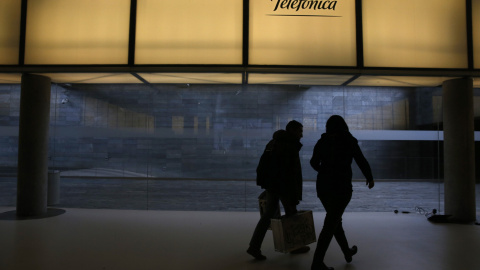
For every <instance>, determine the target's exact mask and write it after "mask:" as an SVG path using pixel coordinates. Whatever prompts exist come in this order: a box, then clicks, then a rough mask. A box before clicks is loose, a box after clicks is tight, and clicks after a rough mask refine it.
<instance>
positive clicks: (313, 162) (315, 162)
mask: <svg viewBox="0 0 480 270" xmlns="http://www.w3.org/2000/svg"><path fill="white" fill-rule="evenodd" d="M320 148H321V146H320V141H318V142H317V144H315V147H314V148H313V154H312V158H311V159H310V166H312V168H313V169H314V170H315V171H317V172H318V171H320V162H321V158H320Z"/></svg>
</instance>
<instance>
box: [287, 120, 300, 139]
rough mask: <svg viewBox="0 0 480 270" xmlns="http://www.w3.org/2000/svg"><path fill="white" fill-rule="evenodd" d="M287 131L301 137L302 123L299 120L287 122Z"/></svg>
mask: <svg viewBox="0 0 480 270" xmlns="http://www.w3.org/2000/svg"><path fill="white" fill-rule="evenodd" d="M285 129H286V130H287V132H289V133H291V134H293V135H295V137H297V138H298V139H300V138H302V137H303V125H302V124H300V122H298V121H295V120H292V121H290V122H288V124H287V126H286V128H285Z"/></svg>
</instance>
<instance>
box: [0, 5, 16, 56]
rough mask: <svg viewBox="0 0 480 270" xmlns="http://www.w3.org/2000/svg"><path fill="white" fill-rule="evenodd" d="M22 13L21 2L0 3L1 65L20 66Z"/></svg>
mask: <svg viewBox="0 0 480 270" xmlns="http://www.w3.org/2000/svg"><path fill="white" fill-rule="evenodd" d="M20 11H21V1H20V0H2V1H0V65H17V64H18V52H19V49H18V47H19V44H20Z"/></svg>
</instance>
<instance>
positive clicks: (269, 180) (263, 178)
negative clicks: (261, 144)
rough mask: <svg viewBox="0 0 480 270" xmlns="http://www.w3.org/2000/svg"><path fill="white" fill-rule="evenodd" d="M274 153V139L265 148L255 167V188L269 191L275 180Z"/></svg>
mask: <svg viewBox="0 0 480 270" xmlns="http://www.w3.org/2000/svg"><path fill="white" fill-rule="evenodd" d="M274 152H275V139H272V140H271V141H270V142H268V144H267V146H265V150H263V154H262V156H261V157H260V161H259V162H258V166H257V186H261V187H262V188H263V189H271V188H272V187H273V184H274V181H275V178H276V174H277V168H276V166H275V163H276V162H275V153H274Z"/></svg>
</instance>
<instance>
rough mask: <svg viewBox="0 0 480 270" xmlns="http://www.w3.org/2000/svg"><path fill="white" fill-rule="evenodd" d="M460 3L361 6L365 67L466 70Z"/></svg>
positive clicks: (381, 1)
mask: <svg viewBox="0 0 480 270" xmlns="http://www.w3.org/2000/svg"><path fill="white" fill-rule="evenodd" d="M465 2H466V1H452V0H421V1H418V0H402V1H398V0H363V1H362V13H363V15H362V16H363V17H362V18H363V41H364V45H363V47H364V61H365V63H364V64H365V66H366V67H406V68H408V67H412V68H467V67H468V56H467V31H465V29H466V27H467V26H466V21H467V20H466V17H465V10H466V6H465ZM477 32H478V31H477Z"/></svg>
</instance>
